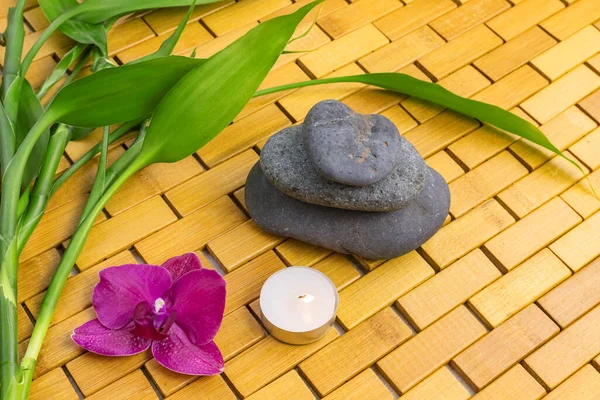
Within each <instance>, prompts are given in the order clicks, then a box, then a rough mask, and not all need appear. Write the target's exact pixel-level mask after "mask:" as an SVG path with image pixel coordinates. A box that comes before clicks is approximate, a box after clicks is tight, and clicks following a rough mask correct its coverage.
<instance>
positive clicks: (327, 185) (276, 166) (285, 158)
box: [260, 126, 427, 211]
mask: <svg viewBox="0 0 600 400" xmlns="http://www.w3.org/2000/svg"><path fill="white" fill-rule="evenodd" d="M399 138H400V148H399V150H398V152H399V161H398V164H397V166H396V169H394V170H393V171H392V173H390V174H389V175H388V176H387V177H385V178H384V179H382V180H381V181H379V182H377V183H375V184H373V185H369V186H364V187H357V186H348V185H344V184H341V183H338V182H333V181H331V180H329V179H325V178H323V177H322V176H321V175H319V174H318V173H317V171H316V170H315V169H314V168H312V166H311V164H310V162H309V161H308V158H307V156H306V151H305V149H304V132H303V130H302V127H301V126H293V127H290V128H286V129H284V130H282V131H280V132H278V133H277V134H275V135H274V136H272V137H271V138H270V139H269V141H267V143H266V144H265V146H264V147H263V149H262V151H261V154H260V163H261V167H262V169H263V171H264V173H265V175H266V176H267V178H268V179H269V181H270V182H271V183H272V184H273V185H275V186H276V187H277V189H279V190H281V191H282V192H283V193H285V194H287V195H288V196H291V197H294V198H296V199H298V200H301V201H304V202H307V203H312V204H318V205H322V206H327V207H336V208H343V209H346V210H359V211H392V210H398V209H400V208H402V207H405V206H406V205H407V204H408V203H410V202H411V201H412V200H413V199H414V198H415V197H417V196H418V195H419V193H421V190H422V189H423V186H424V185H425V180H426V178H427V166H426V164H425V161H424V160H423V158H421V156H420V154H419V153H418V152H417V150H415V148H414V147H413V145H412V144H410V143H409V142H408V141H407V140H406V139H404V138H402V137H400V136H399Z"/></svg>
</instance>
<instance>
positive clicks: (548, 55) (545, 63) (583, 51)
mask: <svg viewBox="0 0 600 400" xmlns="http://www.w3.org/2000/svg"><path fill="white" fill-rule="evenodd" d="M599 51H600V31H599V30H598V29H596V28H594V27H593V26H588V27H586V28H584V29H582V30H580V31H579V32H577V33H575V34H574V35H572V36H569V37H568V38H567V39H565V40H563V41H562V42H560V43H559V44H557V45H556V46H554V47H552V48H551V49H550V50H547V51H545V52H544V53H542V54H541V55H539V56H537V57H535V58H534V59H532V60H531V64H532V65H533V66H535V67H536V69H537V70H538V71H541V72H542V73H543V74H544V75H545V76H547V77H548V78H550V79H551V80H556V79H557V78H558V77H560V76H561V75H563V74H565V73H566V72H568V71H569V70H571V69H573V68H575V67H576V66H577V65H579V64H581V63H582V62H584V61H585V60H587V59H588V58H590V57H591V56H593V55H594V54H596V53H597V52H599Z"/></svg>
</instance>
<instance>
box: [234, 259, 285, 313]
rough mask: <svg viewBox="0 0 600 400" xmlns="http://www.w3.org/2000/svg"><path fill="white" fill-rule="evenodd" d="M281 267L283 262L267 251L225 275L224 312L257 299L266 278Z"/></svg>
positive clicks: (283, 266) (283, 265)
mask: <svg viewBox="0 0 600 400" xmlns="http://www.w3.org/2000/svg"><path fill="white" fill-rule="evenodd" d="M283 268H285V264H283V262H281V260H280V259H279V258H278V257H277V256H276V255H275V253H274V252H272V251H269V252H268V253H265V254H263V255H262V256H260V257H257V258H255V259H254V260H252V261H250V262H249V263H248V264H246V265H244V266H242V267H240V268H238V269H237V270H235V271H233V272H231V273H229V274H227V275H225V281H226V282H227V304H226V305H225V314H228V313H230V312H232V311H234V310H236V309H238V308H239V307H243V306H245V305H246V304H249V303H250V302H251V301H253V300H255V299H257V298H258V296H259V295H260V289H261V288H262V286H263V284H264V283H265V281H266V280H267V278H268V277H269V276H271V275H273V274H274V273H275V272H277V271H278V270H280V269H283Z"/></svg>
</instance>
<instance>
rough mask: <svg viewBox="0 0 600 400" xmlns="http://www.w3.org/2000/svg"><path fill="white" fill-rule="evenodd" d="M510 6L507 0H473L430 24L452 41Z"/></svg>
mask: <svg viewBox="0 0 600 400" xmlns="http://www.w3.org/2000/svg"><path fill="white" fill-rule="evenodd" d="M509 8H510V4H509V3H508V2H507V1H505V0H471V1H469V2H467V3H465V5H464V6H462V7H458V8H457V9H455V10H452V11H450V12H448V13H446V14H444V15H443V16H441V17H439V18H437V19H435V20H433V21H431V22H430V23H429V25H430V26H431V27H432V28H433V29H435V31H436V32H437V33H439V34H440V35H442V37H443V38H444V39H446V40H447V41H451V40H453V39H455V38H457V37H458V36H459V35H461V34H462V33H464V32H466V31H468V30H469V29H473V28H474V27H476V26H478V25H481V24H482V23H484V22H486V21H487V20H489V19H490V18H492V17H494V16H496V15H498V14H500V13H501V12H503V11H505V10H507V9H509Z"/></svg>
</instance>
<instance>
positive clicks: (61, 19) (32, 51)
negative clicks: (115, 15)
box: [21, 7, 80, 76]
mask: <svg viewBox="0 0 600 400" xmlns="http://www.w3.org/2000/svg"><path fill="white" fill-rule="evenodd" d="M79 13H80V7H74V8H72V9H70V10H69V11H67V12H66V13H64V14H61V15H60V16H59V17H58V18H56V19H55V20H54V21H52V23H51V24H50V26H48V27H47V28H46V29H45V30H44V33H43V34H42V36H40V37H39V39H38V40H37V41H36V42H35V43H34V44H33V46H32V47H31V49H29V51H28V52H27V55H26V56H25V58H24V59H23V63H22V64H21V75H22V76H25V74H26V73H27V70H28V69H29V66H30V65H31V63H32V62H33V60H34V59H35V56H36V55H37V53H38V52H39V51H40V49H41V48H42V46H43V45H44V43H46V41H47V40H48V39H49V38H50V35H52V34H53V33H54V32H55V31H56V30H57V29H58V28H59V27H60V26H61V25H62V24H63V23H64V22H66V21H68V20H69V19H71V18H73V17H74V16H76V15H77V14H79Z"/></svg>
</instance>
